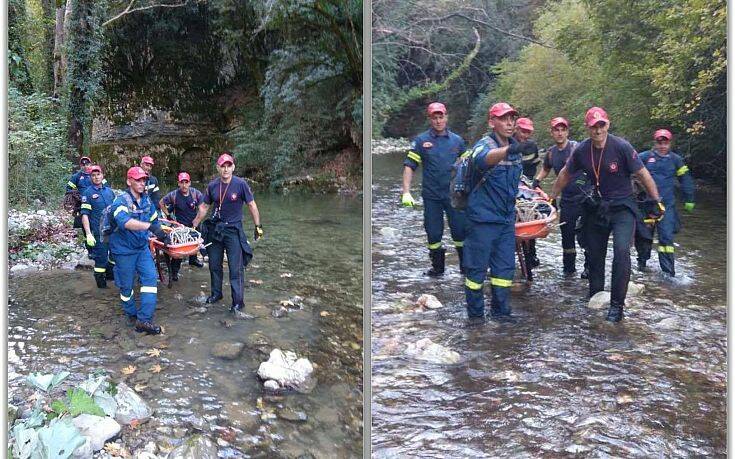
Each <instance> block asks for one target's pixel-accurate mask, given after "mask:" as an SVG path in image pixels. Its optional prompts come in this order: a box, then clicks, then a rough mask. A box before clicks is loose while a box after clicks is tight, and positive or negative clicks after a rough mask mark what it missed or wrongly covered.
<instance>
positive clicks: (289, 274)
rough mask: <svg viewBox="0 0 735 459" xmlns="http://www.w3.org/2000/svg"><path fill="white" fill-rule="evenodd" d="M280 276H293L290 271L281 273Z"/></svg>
mask: <svg viewBox="0 0 735 459" xmlns="http://www.w3.org/2000/svg"><path fill="white" fill-rule="evenodd" d="M281 277H293V274H291V273H282V274H281Z"/></svg>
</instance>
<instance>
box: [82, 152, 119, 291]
mask: <svg viewBox="0 0 735 459" xmlns="http://www.w3.org/2000/svg"><path fill="white" fill-rule="evenodd" d="M89 175H90V178H91V179H92V185H90V186H88V187H87V188H86V189H85V190H84V193H83V194H82V207H81V211H82V228H84V234H85V240H86V243H87V250H89V252H90V254H91V255H92V259H94V280H95V282H96V283H97V288H107V280H108V279H112V278H113V275H112V266H113V262H112V260H111V259H110V246H109V244H108V243H106V242H105V241H103V240H102V237H101V236H100V217H101V216H102V212H103V211H104V210H105V208H107V206H109V205H110V204H112V202H113V201H114V200H115V193H114V192H113V191H112V189H110V187H109V186H107V184H106V182H104V179H105V176H104V175H103V173H102V168H101V167H100V166H98V165H97V164H94V165H92V166H89Z"/></svg>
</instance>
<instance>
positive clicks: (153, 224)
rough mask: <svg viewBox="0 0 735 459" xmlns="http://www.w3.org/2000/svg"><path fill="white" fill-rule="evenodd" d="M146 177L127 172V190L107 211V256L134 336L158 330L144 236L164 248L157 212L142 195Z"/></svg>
mask: <svg viewBox="0 0 735 459" xmlns="http://www.w3.org/2000/svg"><path fill="white" fill-rule="evenodd" d="M147 179H148V174H147V173H146V172H145V171H144V170H143V169H142V168H140V167H138V166H135V167H131V168H130V169H128V172H127V184H128V189H127V190H125V192H124V193H123V194H122V195H120V196H118V197H117V198H115V201H114V202H113V203H112V206H111V207H110V210H109V215H110V216H111V217H112V218H113V220H114V225H115V228H114V230H113V231H112V233H111V234H110V252H111V253H112V256H113V258H114V260H115V268H114V270H115V285H117V287H118V288H119V289H120V300H121V304H122V307H123V310H124V311H125V315H126V316H127V318H128V322H129V323H131V324H133V323H134V324H135V330H136V331H137V332H144V333H147V334H152V335H157V334H159V333H161V327H159V326H158V325H156V324H155V323H154V322H153V314H154V313H155V311H156V300H157V295H158V288H157V284H158V274H157V272H156V266H155V263H154V262H153V255H152V254H151V251H150V248H149V246H148V232H149V231H150V232H152V233H153V234H154V235H155V236H156V237H157V238H158V239H159V240H161V241H163V242H164V244H166V243H168V238H167V236H166V233H165V232H164V231H163V228H161V223H160V222H159V221H158V212H157V211H156V207H155V206H154V205H153V202H151V200H150V198H149V196H148V193H146V192H145V188H146V183H147ZM136 274H137V276H138V278H139V280H140V306H139V307H136V305H135V298H134V295H133V284H134V281H135V277H136Z"/></svg>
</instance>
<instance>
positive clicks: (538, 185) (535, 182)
mask: <svg viewBox="0 0 735 459" xmlns="http://www.w3.org/2000/svg"><path fill="white" fill-rule="evenodd" d="M536 188H541V183H540V182H539V181H538V179H533V182H531V189H533V190H535V189H536Z"/></svg>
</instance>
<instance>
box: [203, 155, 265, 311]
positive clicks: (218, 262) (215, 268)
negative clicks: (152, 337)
mask: <svg viewBox="0 0 735 459" xmlns="http://www.w3.org/2000/svg"><path fill="white" fill-rule="evenodd" d="M217 171H218V172H219V177H217V178H216V179H214V180H212V181H211V182H209V185H207V189H206V190H205V192H204V202H203V203H202V204H200V205H199V208H200V213H199V216H202V217H203V216H204V215H205V214H206V212H207V210H208V209H209V206H212V207H213V208H214V209H213V211H212V215H211V217H210V218H209V220H207V221H205V222H204V223H203V224H202V227H203V230H204V231H203V232H204V236H205V242H206V243H210V245H209V247H208V248H207V254H208V255H209V273H210V278H211V289H212V294H211V295H210V296H209V297H208V298H207V303H216V302H217V301H219V300H221V299H222V298H223V295H222V278H223V274H224V271H223V268H222V263H223V261H224V254H225V252H227V264H228V266H229V271H230V272H229V275H230V291H231V294H232V306H231V308H230V311H231V312H233V313H234V314H235V317H237V318H241V319H245V318H248V316H247V315H246V314H245V313H244V311H243V308H244V307H245V304H244V301H243V289H244V282H245V280H244V279H245V267H246V266H247V264H248V263H249V262H250V259H251V258H252V256H253V251H252V249H251V248H250V245H249V244H248V239H247V236H245V232H244V231H243V229H242V219H243V212H242V206H243V203H244V204H247V206H248V210H249V211H250V215H251V216H252V218H253V223H254V225H255V228H254V231H253V237H254V239H255V240H256V241H257V240H258V239H260V238H261V237H263V226H262V225H261V224H260V213H259V212H258V205H257V204H256V203H255V198H254V197H253V193H252V191H251V190H250V186H249V185H248V183H247V182H246V181H245V179H242V178H240V177H237V176H235V175H234V171H235V160H234V158H233V157H232V156H231V155H230V154H228V153H223V154H222V155H220V157H219V158H218V159H217Z"/></svg>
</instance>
